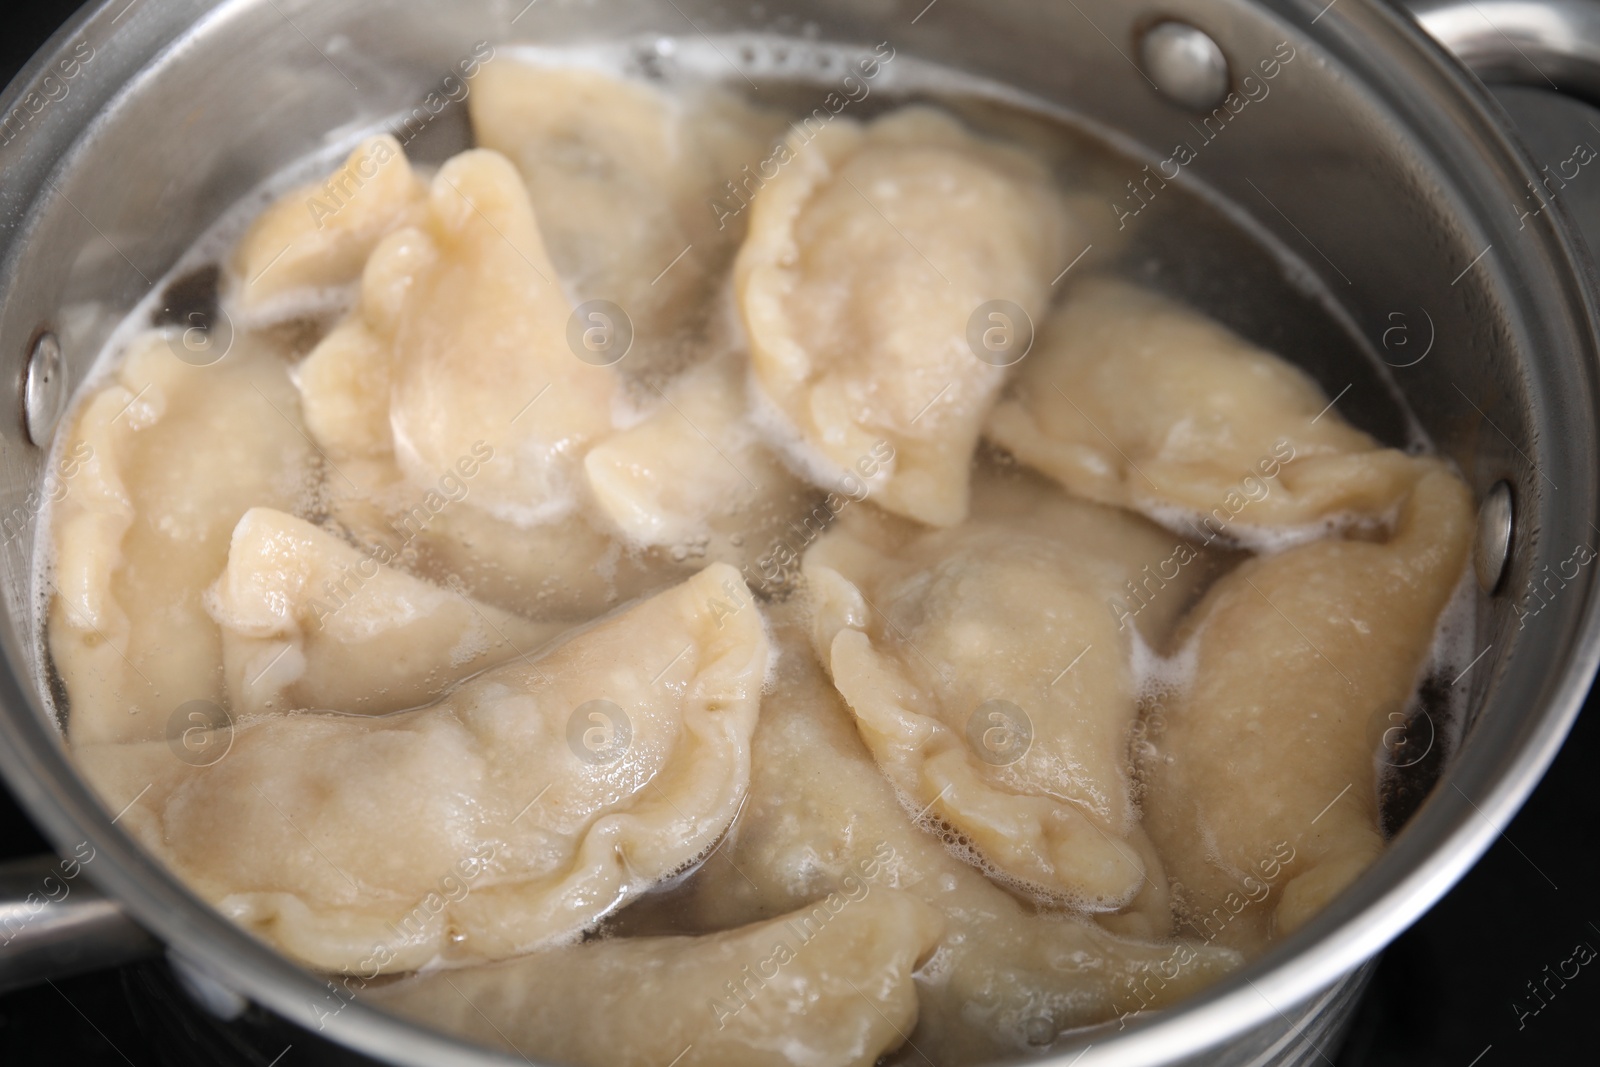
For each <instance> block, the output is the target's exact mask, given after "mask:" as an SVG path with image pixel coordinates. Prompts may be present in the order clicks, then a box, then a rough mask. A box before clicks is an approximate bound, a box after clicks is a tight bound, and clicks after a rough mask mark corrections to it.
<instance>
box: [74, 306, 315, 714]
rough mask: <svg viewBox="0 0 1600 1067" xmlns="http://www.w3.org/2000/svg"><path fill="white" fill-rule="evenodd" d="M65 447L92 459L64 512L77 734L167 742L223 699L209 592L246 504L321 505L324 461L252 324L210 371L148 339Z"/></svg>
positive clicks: (136, 346)
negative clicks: (319, 473)
mask: <svg viewBox="0 0 1600 1067" xmlns="http://www.w3.org/2000/svg"><path fill="white" fill-rule="evenodd" d="M63 449H64V452H63V454H64V455H68V456H76V457H82V460H83V462H82V464H81V467H80V469H79V470H78V473H77V474H76V475H75V477H73V478H72V479H71V480H70V481H68V482H67V483H66V485H67V492H66V495H65V496H64V497H63V498H62V499H61V500H60V501H59V502H58V503H57V504H56V506H55V508H54V511H53V512H52V525H53V527H54V530H53V535H54V546H55V552H54V559H53V561H52V565H51V569H50V571H49V574H50V581H51V583H52V592H53V594H54V595H53V597H52V599H51V606H50V626H49V644H50V657H51V663H52V665H53V668H54V671H55V672H56V674H57V675H58V676H59V678H60V682H61V686H62V689H63V694H62V695H64V696H65V698H66V699H65V707H64V708H62V709H60V710H62V711H63V712H64V713H65V714H66V724H67V733H68V736H69V737H70V738H71V740H72V741H73V743H74V744H98V743H103V742H110V741H145V740H155V739H158V738H160V737H162V736H163V734H164V732H165V731H166V729H167V725H168V722H169V720H170V719H171V717H172V716H173V714H174V713H175V712H176V711H177V710H178V709H179V708H180V707H181V706H182V705H184V704H185V703H188V702H190V701H194V700H206V701H211V702H213V703H216V704H218V705H220V704H222V703H223V701H224V699H225V698H224V693H223V688H222V674H221V665H222V635H221V632H220V631H219V629H218V627H217V624H216V623H215V622H213V621H212V620H211V617H210V616H209V615H208V614H207V613H206V608H205V604H204V597H205V592H206V589H207V588H208V587H209V586H210V585H211V583H212V582H214V581H216V579H217V577H218V576H219V575H220V574H221V573H222V570H223V567H224V566H225V565H226V564H227V559H228V542H229V538H230V536H231V535H232V533H233V529H234V527H235V526H237V525H238V523H239V519H240V517H241V516H243V515H244V513H245V512H246V511H247V510H249V509H250V508H252V507H255V506H257V505H261V506H266V507H273V508H277V509H280V510H282V511H289V512H292V511H295V510H297V509H299V508H301V507H303V506H304V505H305V504H306V503H307V502H308V501H309V499H310V498H311V495H312V494H311V492H310V487H311V485H312V482H313V464H314V463H315V461H316V456H315V454H314V453H313V452H312V450H311V449H310V447H309V446H308V445H307V443H306V439H305V434H304V431H303V430H302V429H301V427H300V423H299V411H298V408H297V406H296V404H295V397H294V388H293V387H292V386H291V385H290V384H289V378H288V375H287V374H285V373H284V365H283V361H282V359H281V358H280V357H279V356H278V354H277V353H276V352H274V351H272V350H271V349H270V348H268V347H267V346H265V345H263V344H261V343H260V342H259V341H258V340H257V339H256V338H254V337H253V336H252V335H249V334H246V333H243V332H241V333H239V334H237V335H236V336H235V338H234V342H233V347H232V349H231V350H230V351H229V352H228V354H227V355H226V356H225V357H224V358H223V359H221V360H220V361H219V362H217V363H214V364H212V365H210V366H206V367H196V366H192V365H190V364H188V363H186V362H185V361H183V360H181V359H179V358H178V357H177V356H176V355H174V354H173V352H172V349H171V347H170V346H169V344H168V343H167V341H166V340H165V339H164V338H162V337H161V336H160V335H155V334H152V335H146V336H143V337H141V338H139V339H138V340H136V341H135V342H134V343H133V345H132V347H131V348H130V350H129V352H128V354H127V357H126V359H125V360H124V362H123V363H122V365H121V367H120V368H119V369H118V370H117V373H116V375H115V376H114V377H113V378H112V379H111V380H110V381H109V382H107V383H106V384H105V385H103V386H101V387H100V388H98V389H96V390H95V391H93V392H91V393H90V394H89V395H88V396H87V397H86V398H85V400H84V401H83V404H82V406H81V407H80V408H79V410H78V414H77V415H76V419H75V422H74V423H73V425H72V428H71V431H70V437H69V438H68V439H67V440H66V442H65V443H64V444H63Z"/></svg>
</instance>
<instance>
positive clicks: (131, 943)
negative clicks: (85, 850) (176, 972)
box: [0, 851, 160, 993]
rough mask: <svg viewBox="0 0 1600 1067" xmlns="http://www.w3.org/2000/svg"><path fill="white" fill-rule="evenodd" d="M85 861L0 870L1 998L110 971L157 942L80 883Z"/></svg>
mask: <svg viewBox="0 0 1600 1067" xmlns="http://www.w3.org/2000/svg"><path fill="white" fill-rule="evenodd" d="M93 858H94V855H93V852H92V851H91V852H90V854H89V856H88V857H87V858H82V857H80V859H77V860H61V859H58V858H56V857H55V856H37V857H33V858H30V859H23V860H12V861H9V862H6V863H0V993H3V992H6V991H7V990H11V989H19V988H21V987H23V986H29V985H35V984H37V983H39V982H43V981H45V980H47V979H51V978H67V977H70V976H72V975H75V974H83V973H85V972H88V971H98V970H102V969H104V968H107V967H116V966H120V965H121V964H124V963H129V962H132V961H133V960H136V959H141V958H143V957H145V956H149V955H152V954H154V953H155V952H157V951H158V950H159V949H160V945H159V943H158V942H157V941H156V940H155V939H154V938H153V937H151V936H150V935H149V934H148V933H146V932H145V931H144V930H143V929H142V928H141V927H139V926H138V925H137V924H136V923H134V921H133V920H132V919H130V918H128V916H127V914H126V913H125V912H123V910H122V907H121V906H120V905H119V904H117V902H116V901H114V900H111V899H110V898H108V897H106V896H104V895H103V894H102V893H100V891H99V890H97V889H96V888H95V887H94V886H93V885H91V884H90V883H89V881H88V880H87V879H85V878H82V877H79V875H80V872H81V870H82V866H83V863H87V862H88V861H89V860H90V859H93Z"/></svg>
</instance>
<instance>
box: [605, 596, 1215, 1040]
mask: <svg viewBox="0 0 1600 1067" xmlns="http://www.w3.org/2000/svg"><path fill="white" fill-rule="evenodd" d="M790 611H792V608H791V607H790V606H788V605H785V606H783V607H781V608H779V609H777V617H776V618H775V619H774V626H775V632H776V634H777V639H778V642H779V645H780V647H781V648H782V649H783V654H782V657H781V659H780V660H779V664H778V673H777V679H776V681H775V683H774V685H773V688H772V690H771V691H770V692H769V693H768V695H767V697H766V699H765V700H764V702H763V704H762V710H761V721H760V724H759V726H758V727H757V729H756V735H755V740H754V756H753V767H752V771H751V785H750V798H749V801H748V802H747V803H746V805H745V809H744V812H743V813H742V814H741V816H740V818H739V829H738V833H737V834H736V835H734V836H732V837H731V838H729V840H727V841H726V842H724V843H723V844H722V845H721V846H720V847H719V848H718V849H717V851H716V852H715V853H713V854H712V856H711V857H710V858H709V859H708V860H707V861H706V863H705V865H704V866H703V867H702V868H701V869H700V871H699V872H698V873H697V874H696V876H695V878H694V879H693V880H692V881H691V882H690V883H689V884H688V885H686V886H685V887H684V890H683V891H682V892H681V893H680V894H669V896H668V898H667V900H666V901H665V902H664V903H665V907H666V908H667V909H668V910H667V914H668V916H669V917H670V922H672V923H673V924H674V926H675V927H677V928H680V929H681V928H682V926H683V924H684V923H685V922H690V923H695V924H697V928H701V929H720V928H725V927H726V926H728V925H729V924H733V923H742V922H755V921H759V920H764V919H771V918H773V917H776V916H779V915H783V914H785V913H787V912H790V911H792V910H794V909H796V908H799V907H803V906H806V905H809V904H813V903H814V902H816V901H818V900H822V899H825V898H826V897H827V896H828V894H830V893H833V892H836V891H838V890H840V889H841V887H845V886H848V885H849V884H850V881H849V880H850V879H860V880H862V881H864V882H867V883H870V884H871V885H872V886H873V890H872V891H873V892H874V893H876V892H877V891H878V888H879V887H884V888H894V889H900V890H904V891H905V892H907V893H910V894H912V895H914V896H916V897H918V898H919V899H921V900H923V901H925V902H926V903H928V904H931V905H932V906H933V907H935V908H937V909H938V910H939V911H940V912H942V913H943V914H944V915H945V917H946V934H945V937H944V939H943V940H942V941H941V943H940V945H939V947H938V949H937V951H936V952H935V954H934V958H933V960H932V962H931V963H930V964H929V966H928V967H926V968H925V969H924V970H922V971H920V972H918V975H917V995H918V1000H919V1001H920V1004H921V1010H920V1012H919V1014H918V1017H917V1028H916V1030H915V1031H912V1032H911V1033H910V1035H909V1036H910V1039H911V1041H912V1043H913V1044H914V1045H915V1047H916V1049H917V1050H918V1051H919V1052H920V1053H922V1054H924V1055H926V1056H928V1057H930V1058H931V1060H932V1062H933V1063H935V1064H937V1065H939V1067H944V1065H947V1064H948V1065H956V1064H968V1063H982V1062H990V1061H996V1060H1001V1059H1010V1058H1011V1057H1014V1056H1016V1055H1017V1054H1018V1053H1022V1052H1028V1053H1033V1054H1037V1053H1038V1052H1039V1051H1041V1050H1042V1049H1045V1048H1047V1047H1048V1046H1049V1045H1050V1044H1051V1043H1052V1042H1054V1041H1055V1040H1056V1039H1057V1038H1058V1037H1059V1036H1061V1035H1063V1034H1064V1033H1066V1032H1067V1031H1070V1030H1075V1029H1078V1028H1081V1027H1084V1026H1089V1025H1093V1024H1095V1023H1099V1022H1104V1021H1107V1020H1109V1019H1112V1018H1114V1017H1116V1016H1118V1015H1121V1014H1127V1013H1132V1012H1137V1011H1140V1010H1142V1009H1144V1008H1148V1007H1160V1006H1163V1005H1166V1004H1170V1003H1172V1002H1174V1001H1176V1000H1178V999H1179V998H1181V997H1183V996H1185V995H1187V994H1189V993H1192V992H1193V991H1195V990H1196V989H1199V988H1201V987H1202V986H1204V985H1206V984H1207V983H1209V982H1212V981H1215V980H1216V979H1217V978H1219V977H1221V976H1222V975H1223V974H1225V973H1227V972H1228V971H1230V970H1232V969H1233V968H1235V967H1237V966H1239V964H1240V962H1241V961H1240V957H1239V955H1238V954H1237V953H1236V952H1233V951H1232V950H1230V949H1225V948H1221V947H1218V946H1214V945H1206V944H1204V943H1201V942H1198V941H1194V940H1189V941H1181V940H1180V941H1165V940H1161V941H1135V940H1127V939H1124V938H1121V937H1116V936H1113V935H1112V934H1110V933H1107V932H1106V931H1104V930H1102V929H1099V928H1098V927H1097V926H1096V925H1094V924H1092V923H1087V922H1083V921H1081V920H1079V919H1078V918H1075V917H1073V916H1071V915H1066V914H1060V913H1052V912H1050V911H1045V910H1041V909H1039V908H1036V907H1033V906H1031V905H1029V904H1025V903H1022V902H1021V901H1019V900H1018V899H1017V897H1015V896H1013V895H1012V894H1011V893H1009V892H1007V891H1006V890H1005V889H1002V888H1001V887H999V886H997V885H995V884H994V883H993V882H992V881H990V880H989V879H988V878H986V877H984V875H983V873H982V872H981V871H979V870H977V869H976V868H974V867H973V866H971V865H970V864H968V863H966V862H964V861H963V860H961V859H960V858H958V857H957V856H955V855H953V854H952V853H951V851H950V849H949V848H948V847H947V845H946V844H945V843H944V842H943V841H941V840H940V838H939V837H938V836H936V835H934V834H930V833H928V832H926V830H924V829H922V828H919V827H918V826H915V825H913V823H912V821H911V817H910V815H909V814H908V813H907V812H906V811H905V809H904V808H902V807H901V805H900V803H899V801H898V800H897V799H896V797H895V792H894V789H893V788H892V787H891V786H890V785H889V783H888V782H887V781H885V780H884V777H883V775H882V773H881V772H880V771H879V770H878V768H877V766H875V765H874V763H873V759H872V756H871V755H870V754H869V753H868V752H867V750H866V748H865V747H864V746H863V744H862V742H861V738H860V736H859V734H858V733H857V730H856V727H855V725H854V723H853V722H852V718H853V717H852V715H851V713H850V711H849V709H848V708H846V707H845V706H844V705H843V704H842V703H841V702H840V700H839V698H838V696H837V694H836V693H835V692H834V689H833V687H832V686H831V685H829V684H828V679H827V677H826V676H825V675H824V674H823V673H822V671H821V670H820V668H819V667H818V665H817V664H816V662H815V660H814V659H813V658H812V656H811V655H810V654H809V652H808V650H807V648H806V639H805V636H804V630H803V629H802V628H801V627H802V625H803V624H802V623H801V621H800V620H798V619H792V618H785V613H786V612H790ZM649 906H650V905H649V903H648V902H647V901H644V902H640V903H638V904H635V905H634V906H633V907H632V908H630V909H629V910H628V911H626V912H623V913H621V915H619V916H618V921H620V922H627V921H628V920H629V918H630V916H638V917H637V918H635V919H634V921H635V922H636V923H640V924H642V923H643V922H644V921H645V920H646V919H647V918H648V916H647V915H644V914H642V913H641V909H645V908H648V907H649Z"/></svg>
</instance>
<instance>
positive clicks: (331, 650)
mask: <svg viewBox="0 0 1600 1067" xmlns="http://www.w3.org/2000/svg"><path fill="white" fill-rule="evenodd" d="M386 555H387V554H386V553H385V554H382V555H380V554H378V553H369V552H363V551H361V550H359V549H357V548H355V547H354V546H352V545H350V544H347V543H346V542H344V541H342V540H340V539H339V538H337V537H335V536H334V535H332V534H330V533H328V532H327V531H325V530H321V529H318V528H317V527H315V526H312V525H311V524H310V523H308V522H306V521H304V520H302V519H297V518H295V517H293V516H292V515H285V514H284V513H283V512H281V511H273V510H271V509H270V508H254V509H252V510H250V511H248V512H246V513H245V516H244V518H242V519H240V520H239V525H238V526H237V527H236V528H235V529H234V531H233V543H232V546H231V547H230V548H229V550H228V566H227V569H226V570H225V571H223V573H222V577H221V578H219V579H218V580H217V583H216V585H214V586H213V587H212V589H211V593H210V598H209V601H208V607H209V609H210V611H211V616H212V618H214V619H216V620H217V623H218V625H220V626H221V627H222V662H223V669H224V672H225V674H226V676H227V682H228V701H229V707H230V709H231V710H232V711H233V713H234V714H235V715H253V714H258V713H260V712H265V711H293V710H295V709H297V708H338V709H339V710H341V711H345V712H355V713H361V714H381V713H383V712H389V711H402V710H405V709H407V708H415V707H419V706H421V705H423V704H426V703H429V702H430V701H432V700H434V699H435V698H436V697H438V696H439V695H440V694H441V693H443V692H444V690H445V689H446V688H448V687H449V686H450V685H451V684H452V683H454V682H456V681H459V680H460V679H462V678H465V677H467V676H469V675H472V674H476V673H477V672H478V671H481V670H484V669H485V668H488V667H492V666H494V665H495V664H497V663H503V662H504V661H506V660H508V659H511V658H512V657H513V656H523V655H527V654H529V653H532V652H534V651H536V650H538V649H539V648H540V647H541V646H543V645H544V644H546V643H547V642H549V641H550V640H552V639H553V638H555V637H556V636H558V635H559V634H560V633H561V632H562V631H563V630H564V629H565V627H564V626H562V625H561V624H550V623H543V624H541V623H534V622H529V621H528V620H526V619H523V618H521V617H520V616H517V615H512V614H511V613H509V612H505V611H501V610H499V609H498V608H494V607H490V606H488V605H480V604H475V603H473V602H472V601H471V600H470V599H468V598H467V596H466V595H465V594H464V593H457V592H454V591H451V590H449V589H443V588H440V587H439V586H436V585H433V584H431V583H429V582H425V581H422V580H421V579H418V578H413V577H412V576H410V575H408V574H406V573H404V572H402V571H397V570H394V569H392V568H391V567H389V566H386V565H385V564H386V563H387V562H389V560H388V559H386V558H384V557H385V556H386Z"/></svg>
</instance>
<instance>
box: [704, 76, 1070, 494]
mask: <svg viewBox="0 0 1600 1067" xmlns="http://www.w3.org/2000/svg"><path fill="white" fill-rule="evenodd" d="M778 158H779V161H780V162H781V164H782V166H783V169H782V170H781V171H780V172H779V174H778V176H777V177H776V178H774V179H773V180H772V181H771V182H769V183H767V185H766V186H765V187H764V188H763V189H762V190H761V191H760V192H759V193H758V194H757V195H756V198H755V201H754V203H753V205H752V209H751V220H750V235H749V237H748V238H747V239H746V241H745V244H744V247H743V249H741V250H740V252H739V257H738V260H737V262H736V264H735V267H734V284H735V286H736V289H737V292H738V298H739V303H740V310H741V312H742V314H743V318H744V323H745V328H746V330H747V332H748V334H749V338H750V346H751V356H752V360H753V366H754V378H755V381H756V383H757V385H758V386H759V390H760V393H761V395H762V396H763V397H764V398H765V399H766V401H767V402H768V404H769V405H770V406H771V407H772V408H774V409H775V411H774V414H775V415H776V417H777V419H778V421H780V422H782V423H784V424H786V430H785V432H786V433H790V434H792V435H793V437H794V440H792V441H791V442H789V444H790V445H791V447H792V448H793V449H795V450H796V454H797V456H798V457H799V458H800V459H802V460H803V461H804V462H805V463H806V464H807V465H808V466H809V467H811V468H812V469H813V471H814V477H815V479H816V480H817V481H818V482H819V484H834V483H836V482H837V481H838V480H839V478H840V477H841V475H842V474H843V472H845V471H848V470H849V469H850V468H851V467H853V466H854V465H855V464H856V462H857V461H858V460H859V459H860V458H861V457H863V456H866V455H869V454H870V453H871V451H872V449H873V447H874V445H875V444H876V443H877V442H878V441H880V440H882V439H887V440H888V441H889V442H890V444H891V445H892V446H893V448H894V451H895V461H894V463H893V464H892V465H891V467H890V469H889V470H888V471H887V472H886V474H885V475H884V476H883V477H882V479H881V482H882V486H881V488H880V489H878V490H877V492H876V499H877V501H878V503H879V504H880V506H882V507H884V508H886V509H888V510H889V511H892V512H894V513H896V514H899V515H905V516H908V517H910V518H913V519H917V520H919V521H921V522H925V523H930V524H933V525H936V526H950V525H953V524H955V523H958V522H960V521H961V520H962V518H963V517H965V515H966V513H967V468H968V465H969V463H970V462H971V460H972V452H973V447H974V445H975V444H976V443H977V440H978V433H979V430H980V429H981V427H982V425H983V421H984V419H985V418H986V417H987V415H988V411H989V407H990V405H991V403H992V401H993V400H994V397H995V395H996V394H997V393H998V392H999V390H1000V387H1001V384H1002V382H1003V380H1004V378H1005V373H1006V372H1005V369H1004V367H1003V366H1001V365H1000V364H1002V363H1005V362H1007V361H1008V360H1011V357H1010V356H1004V357H1003V358H996V359H992V360H991V359H980V358H978V356H977V355H976V354H975V349H974V348H973V347H972V346H970V345H969V340H968V332H969V326H970V324H971V322H972V321H973V320H974V318H975V317H976V318H982V316H981V315H979V312H980V307H981V306H982V305H984V304H986V303H987V302H990V301H996V300H1005V301H1010V302H1011V303H1013V304H1015V305H1018V306H1020V307H1021V308H1022V309H1023V310H1024V311H1025V312H1026V313H1027V315H1028V316H1029V317H1030V318H1031V319H1032V320H1034V321H1039V320H1040V319H1041V317H1042V316H1043V314H1044V312H1045V309H1046V307H1047V306H1048V304H1049V300H1050V282H1051V279H1052V278H1053V277H1054V276H1055V275H1056V273H1057V272H1058V271H1059V270H1060V269H1061V266H1062V262H1061V260H1062V256H1063V250H1064V249H1065V248H1066V237H1067V232H1068V229H1069V219H1068V217H1067V215H1066V212H1065V209H1064V207H1063V206H1062V201H1061V199H1060V197H1059V195H1058V193H1057V192H1056V190H1055V189H1054V188H1053V187H1052V186H1051V184H1050V178H1049V176H1048V174H1047V173H1046V172H1045V169H1044V168H1043V167H1042V166H1040V165H1039V164H1038V163H1037V162H1036V161H1034V160H1033V159H1032V158H1030V157H1029V156H1027V155H1025V154H1024V153H1022V152H1020V151H1018V150H1016V149H1014V148H1009V147H1007V146H1005V145H1002V144H998V143H993V142H989V141H984V140H980V139H979V138H977V137H974V136H973V135H971V134H969V133H967V132H966V131H965V130H963V129H962V128H961V126H960V125H959V124H958V123H956V122H955V121H954V120H953V119H951V118H949V117H947V116H945V115H943V114H941V113H939V112H937V111H934V110H931V109H928V108H920V107H919V108H908V109H905V110H902V111H898V112H895V113H893V114H891V115H888V116H886V117H884V118H881V119H878V120H876V121H875V122H873V123H872V124H871V125H868V126H862V125H860V124H858V123H856V122H853V121H850V120H847V119H836V120H834V121H833V122H831V123H830V124H829V125H828V126H827V127H826V128H824V129H823V130H822V132H821V133H820V134H818V135H817V136H816V137H815V139H814V140H812V141H811V142H810V143H809V144H805V145H803V146H802V145H801V144H799V143H797V142H794V141H791V143H790V144H789V145H787V146H785V148H784V149H783V150H781V151H780V153H779V156H778ZM985 328H994V329H1009V330H1012V331H1015V332H1014V334H1013V336H1020V331H1022V330H1023V329H1024V324H1022V323H1019V322H1010V323H1009V324H1001V325H999V326H995V327H987V324H986V323H985Z"/></svg>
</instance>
